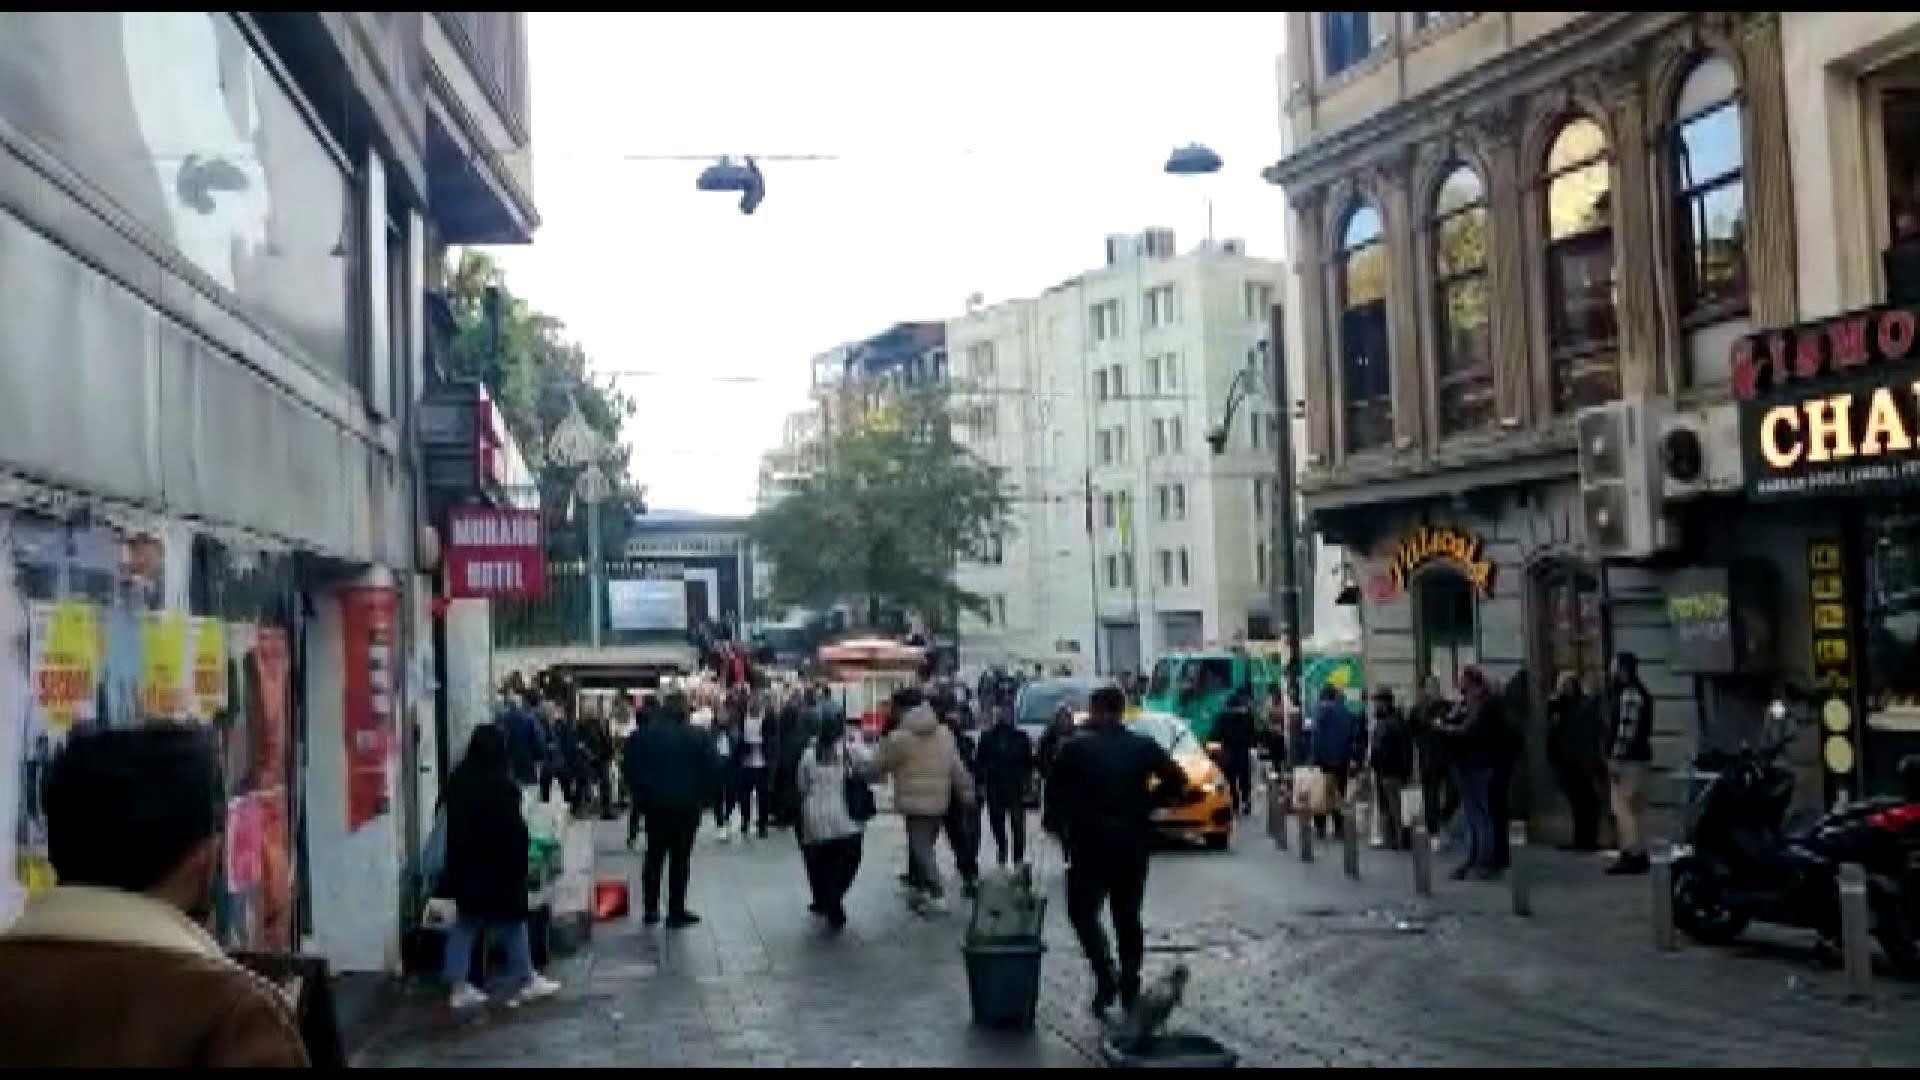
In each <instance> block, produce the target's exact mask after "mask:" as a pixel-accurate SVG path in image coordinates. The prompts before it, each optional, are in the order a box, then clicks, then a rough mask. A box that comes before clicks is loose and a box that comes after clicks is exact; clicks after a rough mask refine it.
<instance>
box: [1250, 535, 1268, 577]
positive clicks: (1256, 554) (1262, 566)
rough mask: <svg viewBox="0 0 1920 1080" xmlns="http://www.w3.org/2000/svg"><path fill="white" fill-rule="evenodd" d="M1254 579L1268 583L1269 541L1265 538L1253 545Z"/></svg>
mask: <svg viewBox="0 0 1920 1080" xmlns="http://www.w3.org/2000/svg"><path fill="white" fill-rule="evenodd" d="M1253 580H1255V581H1256V582H1259V583H1260V584H1262V585H1265V584H1266V583H1267V542H1266V541H1265V540H1261V541H1258V542H1256V543H1255V544H1254V545H1253Z"/></svg>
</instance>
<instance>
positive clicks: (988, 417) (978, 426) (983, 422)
mask: <svg viewBox="0 0 1920 1080" xmlns="http://www.w3.org/2000/svg"><path fill="white" fill-rule="evenodd" d="M966 427H967V438H968V440H969V441H971V442H982V441H985V440H988V439H996V438H999V436H1000V406H999V405H998V404H997V403H995V402H991V401H989V402H985V403H980V404H974V405H970V406H968V407H967V414H966Z"/></svg>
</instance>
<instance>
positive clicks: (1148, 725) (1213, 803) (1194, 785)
mask: <svg viewBox="0 0 1920 1080" xmlns="http://www.w3.org/2000/svg"><path fill="white" fill-rule="evenodd" d="M1127 730H1128V731H1131V732H1133V733H1134V734H1136V735H1144V736H1146V737H1147V738H1149V739H1152V740H1153V741H1154V742H1156V743H1159V744H1160V748H1161V749H1163V750H1165V751H1166V752H1167V753H1168V755H1170V756H1171V757H1172V758H1173V760H1174V762H1175V763H1176V764H1178V765H1179V766H1180V769H1181V771H1182V772H1184V773H1186V774H1187V786H1188V787H1189V788H1190V789H1191V790H1192V791H1193V792H1194V793H1196V794H1197V795H1198V796H1199V798H1197V799H1193V800H1191V801H1184V802H1178V803H1175V804H1173V805H1172V806H1165V807H1162V808H1160V809H1159V810H1157V811H1155V812H1154V815H1153V824H1154V827H1155V828H1156V829H1158V830H1159V831H1160V834H1161V835H1162V836H1166V837H1169V838H1176V837H1177V838H1179V839H1182V840H1199V841H1201V842H1203V843H1205V844H1206V845H1207V847H1208V848H1210V849H1212V850H1214V851H1225V850H1226V849H1227V848H1228V847H1229V846H1230V845H1232V843H1233V820H1234V819H1233V794H1232V792H1231V790H1230V789H1229V788H1228V786H1227V775H1226V773H1224V772H1222V771H1220V766H1219V765H1218V764H1217V763H1215V761H1214V760H1213V756H1212V755H1211V754H1209V753H1207V748H1206V747H1205V746H1202V745H1201V744H1200V740H1198V739H1196V738H1194V737H1193V729H1192V728H1190V727H1188V726H1187V722H1186V721H1185V720H1183V719H1181V718H1180V717H1178V716H1175V715H1174V714H1172V713H1166V712H1158V711H1156V710H1152V709H1129V710H1127Z"/></svg>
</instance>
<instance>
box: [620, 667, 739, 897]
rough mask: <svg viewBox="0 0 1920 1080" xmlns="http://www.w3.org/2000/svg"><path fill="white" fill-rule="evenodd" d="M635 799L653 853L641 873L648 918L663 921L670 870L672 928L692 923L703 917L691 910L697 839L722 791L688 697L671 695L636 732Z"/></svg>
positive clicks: (710, 749) (715, 762) (716, 767)
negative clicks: (663, 891)
mask: <svg viewBox="0 0 1920 1080" xmlns="http://www.w3.org/2000/svg"><path fill="white" fill-rule="evenodd" d="M631 755H632V757H631V760H632V762H633V777H632V779H633V781H634V784H633V801H634V804H635V806H637V807H638V808H639V810H640V813H641V814H642V815H644V816H645V817H646V821H647V857H646V862H645V864H644V866H643V868H642V872H641V891H642V893H643V894H644V895H643V899H644V901H645V904H646V922H647V925H649V926H652V925H654V924H656V923H658V922H659V921H660V871H661V869H662V867H663V866H664V867H665V868H666V869H667V873H668V883H667V926H668V927H669V928H672V929H679V928H680V927H684V926H692V925H694V924H695V923H697V922H699V921H700V917H699V916H697V915H695V914H694V913H693V912H692V911H689V910H688V909H687V881H688V878H689V877H691V876H692V870H693V866H692V864H693V839H694V836H695V834H697V833H698V832H699V830H700V815H701V812H702V811H703V810H705V809H706V807H707V806H708V805H709V803H710V802H711V800H712V799H713V798H714V797H715V795H716V794H717V793H718V788H719V780H720V761H719V757H718V755H716V754H715V752H714V749H713V743H712V741H711V740H709V739H708V737H707V734H706V732H704V731H696V730H694V729H693V728H692V727H690V726H689V725H688V724H687V699H686V696H685V695H683V694H674V695H673V696H671V697H669V698H668V699H667V703H666V707H665V709H664V710H663V712H662V715H661V716H660V717H659V719H657V720H655V721H654V722H653V723H651V724H648V725H647V726H646V727H644V728H641V729H640V730H639V731H636V732H634V735H633V741H632V745H631Z"/></svg>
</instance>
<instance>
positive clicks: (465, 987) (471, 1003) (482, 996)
mask: <svg viewBox="0 0 1920 1080" xmlns="http://www.w3.org/2000/svg"><path fill="white" fill-rule="evenodd" d="M486 1003H487V992H486V991H485V990H482V989H480V988H479V987H477V986H475V985H473V984H472V983H461V984H460V985H459V986H456V987H454V988H453V996H452V997H451V998H448V999H447V1004H448V1005H450V1006H452V1007H453V1011H454V1012H465V1011H466V1010H468V1009H477V1008H479V1007H480V1006H482V1005H485V1004H486Z"/></svg>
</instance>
